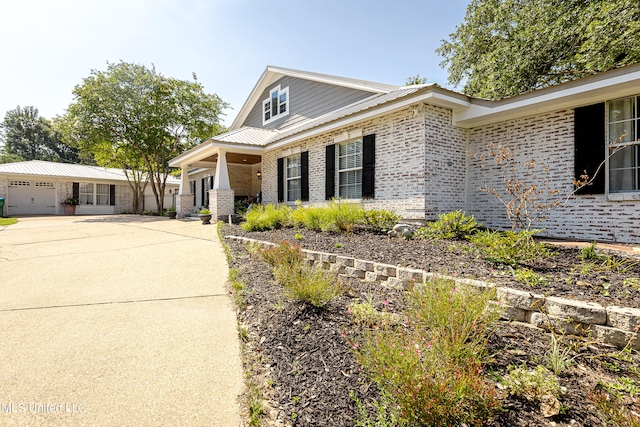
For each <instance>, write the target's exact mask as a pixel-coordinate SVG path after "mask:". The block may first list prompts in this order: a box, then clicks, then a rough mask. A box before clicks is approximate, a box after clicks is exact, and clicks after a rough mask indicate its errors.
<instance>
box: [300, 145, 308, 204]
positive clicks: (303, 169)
mask: <svg viewBox="0 0 640 427" xmlns="http://www.w3.org/2000/svg"><path fill="white" fill-rule="evenodd" d="M300 185H301V187H302V189H301V191H300V198H301V199H302V201H303V202H307V201H309V152H308V151H303V152H302V153H300Z"/></svg>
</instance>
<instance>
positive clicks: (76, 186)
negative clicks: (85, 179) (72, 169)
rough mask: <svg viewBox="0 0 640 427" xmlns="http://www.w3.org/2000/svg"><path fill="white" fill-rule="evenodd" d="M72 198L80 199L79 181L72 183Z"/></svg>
mask: <svg viewBox="0 0 640 427" xmlns="http://www.w3.org/2000/svg"><path fill="white" fill-rule="evenodd" d="M72 192H73V198H74V199H77V200H80V183H79V182H74V183H73V189H72Z"/></svg>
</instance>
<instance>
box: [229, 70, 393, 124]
mask: <svg viewBox="0 0 640 427" xmlns="http://www.w3.org/2000/svg"><path fill="white" fill-rule="evenodd" d="M283 76H290V77H295V78H299V79H304V80H310V81H315V82H320V83H327V84H331V85H334V86H341V87H347V88H351V89H357V90H363V91H366V92H371V93H372V94H382V93H388V92H391V91H393V90H396V89H398V88H399V86H395V85H388V84H384V83H376V82H370V81H366V80H358V79H351V78H347V77H338V76H332V75H329V74H321V73H312V72H309V71H301V70H294V69H292V68H283V67H274V66H272V65H267V67H266V68H265V70H264V72H263V73H262V75H261V76H260V78H259V79H258V82H257V83H256V84H255V86H254V87H253V89H252V90H251V93H250V94H249V97H248V98H247V100H246V101H245V102H244V104H243V105H242V107H241V108H240V111H239V112H238V115H237V116H236V118H235V120H234V121H233V123H232V124H231V127H230V128H229V129H231V130H235V129H239V128H240V126H241V125H242V123H244V121H245V119H246V118H247V116H248V115H249V112H250V111H251V109H252V108H253V106H254V105H255V104H256V103H258V102H260V101H262V100H261V99H259V97H260V95H261V94H262V93H263V92H264V91H265V90H266V89H267V88H268V87H269V86H270V85H271V84H273V82H275V81H276V80H278V79H279V78H281V77H283Z"/></svg>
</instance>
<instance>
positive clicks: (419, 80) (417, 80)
mask: <svg viewBox="0 0 640 427" xmlns="http://www.w3.org/2000/svg"><path fill="white" fill-rule="evenodd" d="M427 80H428V79H427V78H426V77H420V74H416V75H415V76H413V77H407V79H406V80H405V83H404V85H405V86H413V85H424V84H426V83H427Z"/></svg>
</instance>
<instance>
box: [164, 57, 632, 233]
mask: <svg viewBox="0 0 640 427" xmlns="http://www.w3.org/2000/svg"><path fill="white" fill-rule="evenodd" d="M639 116H640V64H638V65H632V66H627V67H623V68H619V69H616V70H612V71H609V72H605V73H601V74H599V75H594V76H590V77H587V78H584V79H581V80H577V81H573V82H570V83H564V84H560V85H557V86H554V87H550V88H546V89H541V90H537V91H532V92H529V93H526V94H522V95H518V96H514V97H511V98H507V99H503V100H499V101H487V100H483V99H476V98H471V97H468V96H466V95H463V94H460V93H456V92H453V91H450V90H447V89H444V88H441V87H439V86H438V85H435V84H428V85H417V86H409V87H399V86H392V85H386V84H379V83H372V82H367V81H361V80H355V79H349V78H342V77H335V76H330V75H324V74H318V73H310V72H304V71H298V70H292V69H286V68H279V67H272V66H268V67H267V68H266V69H265V71H264V73H263V74H262V76H261V77H260V79H259V80H258V82H257V83H256V85H255V86H254V88H253V90H252V92H251V94H250V95H249V97H248V99H247V101H246V102H245V104H244V105H243V106H242V108H241V109H240V111H239V113H238V116H237V117H236V119H235V120H234V122H233V123H232V125H231V127H230V130H229V132H227V133H225V134H222V135H218V136H216V137H214V138H211V139H209V140H207V141H205V142H203V143H201V144H200V145H199V146H197V147H195V148H193V149H191V150H189V151H187V152H185V153H183V154H181V155H180V156H178V157H176V158H174V159H172V161H171V162H170V165H171V166H176V167H181V168H182V178H181V188H180V193H179V196H178V202H177V205H178V212H179V215H182V216H184V215H187V214H189V213H190V212H191V211H193V209H194V207H195V206H197V207H200V206H209V207H210V208H211V210H212V213H214V214H215V215H217V216H222V215H228V214H230V213H232V212H233V203H234V200H238V199H241V198H245V197H247V196H257V195H259V194H260V195H261V197H262V201H263V202H264V203H277V202H280V203H287V204H292V205H293V204H294V202H295V201H296V200H301V201H302V202H303V203H322V202H325V201H326V200H330V199H331V198H334V197H335V198H341V199H348V200H350V201H353V202H355V203H361V204H362V205H363V206H364V207H365V208H380V209H392V210H394V211H396V212H398V213H399V214H400V215H402V216H403V217H405V218H411V219H423V220H432V219H435V218H437V215H438V214H439V213H443V212H447V211H451V210H456V209H462V210H464V211H466V212H467V213H470V214H474V215H475V216H476V217H477V218H478V220H479V221H480V222H482V223H483V224H484V225H485V226H487V227H491V228H508V227H509V222H508V219H507V217H506V214H505V210H504V207H503V206H502V205H501V204H500V202H499V201H498V200H497V199H496V198H495V197H494V196H492V195H490V194H487V193H486V192H481V191H479V190H478V186H480V185H482V186H493V187H496V188H498V189H499V188H501V185H502V184H501V174H500V170H499V169H498V168H496V167H495V165H494V164H492V163H491V162H488V163H487V162H486V161H482V160H481V159H480V158H479V157H477V156H476V157H473V156H471V155H470V154H472V153H476V154H478V153H482V152H486V151H487V147H488V146H489V144H490V143H506V144H509V145H510V146H511V147H513V148H514V149H515V153H516V154H517V156H518V158H519V159H522V160H523V162H524V161H526V160H528V159H535V160H536V162H537V164H538V165H545V166H547V167H548V168H549V173H548V174H545V177H546V180H547V181H548V185H549V188H550V189H552V190H558V192H559V196H558V197H561V196H566V195H568V194H570V193H571V192H572V191H573V189H574V187H573V179H574V177H576V176H580V175H581V174H582V173H583V171H585V170H586V171H587V174H590V175H591V176H593V174H594V172H595V170H596V168H597V166H598V165H599V164H600V163H602V162H604V167H603V168H601V172H600V173H599V174H597V175H596V180H595V181H594V183H593V185H591V186H589V187H588V188H586V189H585V190H583V191H582V192H581V194H576V195H575V196H573V197H571V198H569V200H568V201H567V203H566V205H565V206H564V207H562V208H558V209H555V210H554V211H552V212H551V213H550V215H549V216H548V218H547V219H546V220H545V221H544V222H542V223H541V224H539V227H540V228H545V229H546V234H547V235H549V236H554V237H571V238H577V239H588V240H591V239H597V240H602V241H620V242H638V241H640V209H639V208H640V176H638V175H639V172H640V152H639V147H640V143H639V141H640V140H639V138H638V136H636V133H637V132H638V124H637V123H638V121H639ZM620 136H623V138H622V141H623V142H622V144H619V143H618V144H617V145H615V148H616V150H617V152H616V153H615V154H614V155H613V156H607V153H608V152H609V150H610V149H612V148H613V147H614V146H613V145H612V144H613V143H611V144H610V143H608V141H618V140H620V138H619V137H620ZM610 145H611V146H610ZM607 157H609V158H607Z"/></svg>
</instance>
